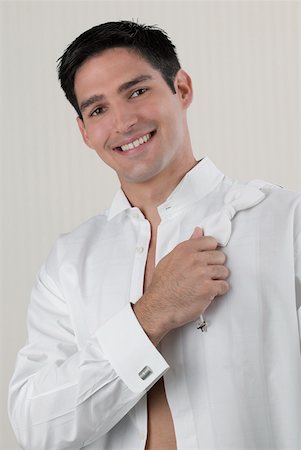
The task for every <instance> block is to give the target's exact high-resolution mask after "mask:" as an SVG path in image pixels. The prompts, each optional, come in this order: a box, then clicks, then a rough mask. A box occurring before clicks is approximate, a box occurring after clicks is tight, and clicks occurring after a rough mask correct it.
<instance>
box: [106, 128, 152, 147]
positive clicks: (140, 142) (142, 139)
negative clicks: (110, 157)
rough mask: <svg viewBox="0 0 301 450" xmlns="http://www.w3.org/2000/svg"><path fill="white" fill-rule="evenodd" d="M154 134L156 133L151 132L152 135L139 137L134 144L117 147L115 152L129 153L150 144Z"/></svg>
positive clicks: (147, 134)
mask: <svg viewBox="0 0 301 450" xmlns="http://www.w3.org/2000/svg"><path fill="white" fill-rule="evenodd" d="M154 134H155V131H151V132H150V133H146V134H144V135H143V136H141V137H139V138H138V139H135V140H134V141H133V142H129V143H128V144H125V145H122V146H121V147H115V148H114V150H117V151H120V152H128V151H129V150H133V149H135V148H138V147H140V146H141V145H143V144H145V143H146V142H148V141H149V140H150V139H151V138H152V137H153V135H154Z"/></svg>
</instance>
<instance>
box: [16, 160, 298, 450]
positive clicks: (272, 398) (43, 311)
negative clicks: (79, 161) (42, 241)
mask: <svg viewBox="0 0 301 450" xmlns="http://www.w3.org/2000/svg"><path fill="white" fill-rule="evenodd" d="M158 211H159V214H160V217H161V223H160V225H159V228H158V235H157V245H156V263H157V262H158V261H159V260H160V259H161V258H162V257H163V256H164V255H166V254H167V253H168V252H170V251H171V250H172V249H173V248H174V247H175V246H176V245H177V244H178V243H179V242H182V241H183V240H186V239H188V238H189V237H190V236H191V234H192V232H193V230H194V228H195V227H196V226H200V227H203V228H204V230H205V234H206V235H209V234H211V235H213V236H215V237H216V238H217V239H218V240H219V242H220V244H221V245H222V246H223V251H224V252H225V253H226V255H227V266H228V268H229V269H230V277H229V283H230V290H229V292H228V293H227V294H226V295H224V296H222V297H218V298H216V299H215V300H214V302H213V303H212V304H211V306H210V307H209V308H208V309H207V311H206V312H205V320H206V321H207V323H208V331H207V332H202V331H201V330H200V329H197V322H191V323H189V324H187V325H185V326H183V327H181V328H178V329H175V330H173V331H172V332H170V333H169V334H168V335H167V336H166V337H165V338H164V339H163V341H162V342H161V344H160V346H159V347H158V349H156V348H155V347H154V346H153V345H152V343H151V342H150V340H149V339H148V337H147V336H146V334H145V333H144V331H143V329H142V328H141V326H140V324H139V322H138V321H137V319H136V316H135V314H134V313H133V310H132V308H131V305H130V302H132V303H135V301H137V300H138V299H139V298H140V297H141V295H142V294H143V281H144V271H145V264H146V257H147V251H148V246H149V242H150V224H149V222H148V221H147V220H146V219H145V217H144V216H143V214H142V213H141V211H140V210H139V209H138V208H136V207H132V206H131V205H130V204H129V202H128V200H127V199H126V197H125V195H124V194H123V192H122V191H121V190H120V191H119V192H118V193H117V195H116V197H115V198H114V200H113V203H112V205H111V208H110V209H109V210H108V211H106V212H105V213H104V214H101V215H98V216H96V217H94V218H92V219H90V220H89V221H87V222H86V223H84V224H83V225H81V226H80V227H79V228H77V229H76V230H75V231H73V232H71V233H69V234H65V235H63V236H61V237H60V238H59V239H58V241H57V243H56V244H55V246H54V248H53V250H52V252H51V253H50V255H49V257H48V259H47V261H46V263H45V265H44V266H43V267H42V269H41V271H40V273H39V275H38V278H37V283H36V285H35V287H34V289H33V292H32V299H31V303H30V307H29V313H28V343H27V345H26V346H25V347H24V348H23V349H22V350H21V351H20V352H19V354H18V358H17V363H16V369H15V373H14V375H13V378H12V381H11V384H10V398H9V411H10V418H11V422H12V425H13V428H14V430H15V433H16V436H17V439H18V442H19V443H20V445H21V447H22V448H23V449H25V450H67V449H70V450H78V449H82V448H84V449H86V450H88V449H89V450H103V449H106V450H143V449H144V447H145V442H146V437H147V403H146V395H145V394H146V392H147V391H148V389H149V388H150V387H151V386H152V385H153V384H154V383H155V382H156V381H157V380H158V379H159V378H160V377H161V376H162V375H163V374H164V382H165V389H166V395H167V399H168V403H169V406H170V409H171V413H172V417H173V421H174V426H175V433H176V440H177V448H178V450H196V449H198V450H211V449H212V450H217V449H219V450H234V449H236V450H243V449H248V450H251V449H254V450H255V449H256V450H267V449H271V450H272V449H273V450H300V449H301V358H300V316H301V307H300V305H301V196H300V194H297V193H293V192H290V191H288V190H285V189H281V188H279V187H277V186H274V185H270V184H269V183H265V182H260V181H254V182H251V183H248V184H244V183H238V182H234V181H233V180H231V179H229V178H228V177H226V176H224V175H223V174H222V173H221V172H220V171H219V170H218V169H217V168H216V167H215V165H214V164H213V163H212V162H211V161H210V160H209V159H208V158H204V159H203V160H202V161H201V162H200V163H199V164H198V165H196V166H195V167H194V168H193V169H192V170H191V171H190V172H189V173H188V174H186V176H185V177H184V178H183V180H182V181H181V182H180V184H179V185H178V186H177V188H176V189H175V190H174V192H173V193H172V194H171V195H170V196H169V198H168V199H167V200H166V202H165V203H164V204H162V205H161V206H159V208H158ZM298 314H299V316H298Z"/></svg>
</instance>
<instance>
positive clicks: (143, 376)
mask: <svg viewBox="0 0 301 450" xmlns="http://www.w3.org/2000/svg"><path fill="white" fill-rule="evenodd" d="M152 373H153V371H152V369H151V368H150V367H148V366H145V367H143V369H142V370H140V372H139V374H138V375H139V377H140V378H141V379H142V380H145V379H146V378H147V377H149V376H150V374H152Z"/></svg>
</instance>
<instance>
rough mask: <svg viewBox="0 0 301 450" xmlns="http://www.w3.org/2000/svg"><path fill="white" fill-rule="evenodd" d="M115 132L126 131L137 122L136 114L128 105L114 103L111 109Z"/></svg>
mask: <svg viewBox="0 0 301 450" xmlns="http://www.w3.org/2000/svg"><path fill="white" fill-rule="evenodd" d="M113 114H114V127H115V131H116V133H120V134H121V133H126V132H127V131H130V130H131V128H132V127H133V126H134V125H135V124H136V123H137V114H136V113H135V110H134V109H133V108H131V107H130V105H128V104H127V105H124V104H123V105H121V104H119V105H116V107H115V108H114V111H113Z"/></svg>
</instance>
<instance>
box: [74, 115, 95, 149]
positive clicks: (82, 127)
mask: <svg viewBox="0 0 301 450" xmlns="http://www.w3.org/2000/svg"><path fill="white" fill-rule="evenodd" d="M76 122H77V125H78V128H79V131H80V133H81V135H82V138H83V140H84V143H85V144H86V145H87V146H88V147H90V148H92V149H93V147H92V145H91V142H90V139H89V136H88V134H87V131H86V127H85V124H84V121H83V120H82V119H81V118H80V117H77V118H76Z"/></svg>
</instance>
